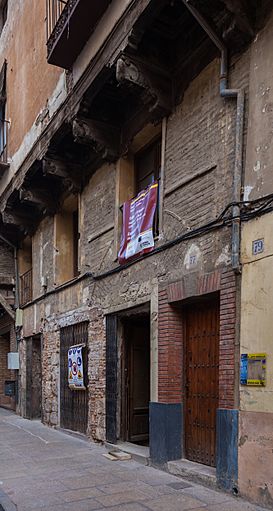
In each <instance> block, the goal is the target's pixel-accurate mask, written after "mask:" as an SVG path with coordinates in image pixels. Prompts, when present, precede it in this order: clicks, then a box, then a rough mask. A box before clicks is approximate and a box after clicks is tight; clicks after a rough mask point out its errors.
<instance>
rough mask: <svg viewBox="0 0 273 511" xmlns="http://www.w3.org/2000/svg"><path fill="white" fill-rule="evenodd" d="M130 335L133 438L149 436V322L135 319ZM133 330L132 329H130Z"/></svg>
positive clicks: (142, 439)
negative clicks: (140, 321)
mask: <svg viewBox="0 0 273 511" xmlns="http://www.w3.org/2000/svg"><path fill="white" fill-rule="evenodd" d="M127 332H128V335H130V337H128V338H127V339H128V340H127V343H128V351H127V353H128V359H127V360H128V369H127V373H128V382H127V394H128V408H127V414H128V424H127V429H128V437H127V439H128V440H129V441H130V442H139V443H146V442H148V439H149V401H150V332H149V325H148V324H138V323H134V324H133V325H131V328H130V330H128V331H127ZM129 332H130V333H129Z"/></svg>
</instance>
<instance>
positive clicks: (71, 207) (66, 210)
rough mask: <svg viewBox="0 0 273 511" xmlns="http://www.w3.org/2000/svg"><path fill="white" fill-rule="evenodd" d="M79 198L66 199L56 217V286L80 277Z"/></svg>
mask: <svg viewBox="0 0 273 511" xmlns="http://www.w3.org/2000/svg"><path fill="white" fill-rule="evenodd" d="M79 239H80V234H79V212H78V197H75V196H70V197H68V198H67V199H65V201H64V203H63V207H62V211H60V213H58V214H57V215H55V241H54V247H55V284H56V285H57V286H58V285H60V284H63V283H64V282H67V281H69V280H72V279H73V278H75V277H77V276H78V275H79V273H80V272H79Z"/></svg>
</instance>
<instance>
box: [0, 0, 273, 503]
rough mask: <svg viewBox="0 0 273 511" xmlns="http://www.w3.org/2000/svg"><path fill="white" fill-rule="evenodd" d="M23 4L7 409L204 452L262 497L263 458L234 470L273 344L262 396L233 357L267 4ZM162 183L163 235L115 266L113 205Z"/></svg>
mask: <svg viewBox="0 0 273 511" xmlns="http://www.w3.org/2000/svg"><path fill="white" fill-rule="evenodd" d="M32 3H33V2H31V1H30V0H25V1H20V2H15V0H10V1H9V2H8V11H7V19H6V21H5V24H4V26H3V30H2V34H1V36H0V38H1V39H0V58H1V61H2V62H3V65H4V61H6V68H5V69H6V74H5V80H6V99H5V108H6V110H5V116H6V120H7V121H8V127H7V133H8V144H7V157H6V161H4V162H3V165H2V167H1V168H3V176H2V178H1V182H0V187H1V188H0V192H1V198H0V204H1V215H2V223H1V232H2V235H3V236H4V237H5V239H8V240H9V242H10V243H11V244H13V245H14V246H15V247H16V248H17V249H18V275H17V276H16V275H15V283H18V282H19V281H20V286H19V287H20V303H19V304H17V314H16V322H15V328H16V332H17V340H18V350H19V354H20V370H19V376H18V381H19V395H18V402H17V410H18V412H19V413H21V414H22V415H23V416H25V417H27V418H30V419H32V418H37V417H41V419H42V421H43V422H44V423H45V424H48V425H50V426H53V427H61V428H64V429H68V430H74V431H78V432H81V433H83V434H86V435H88V437H89V438H90V439H93V440H95V441H102V442H104V441H108V442H110V443H114V444H116V443H117V442H118V441H123V442H124V441H125V442H128V441H129V442H132V443H137V444H140V445H144V446H146V447H147V446H149V449H150V451H149V456H150V459H151V462H152V463H153V464H155V465H161V466H162V465H163V466H166V464H168V463H169V462H172V461H173V460H179V459H181V458H186V459H189V460H191V461H194V462H197V463H201V464H205V465H209V466H211V467H212V477H214V478H215V479H217V482H218V484H219V485H220V486H222V487H224V488H226V489H228V490H230V491H235V492H237V491H239V492H241V493H242V494H244V495H246V496H250V497H251V498H252V499H253V500H257V501H259V502H260V503H261V502H263V503H264V504H265V505H267V504H270V499H272V494H273V493H272V467H270V466H269V463H268V466H267V470H266V472H265V473H262V472H261V473H260V474H258V473H257V471H256V472H254V471H252V472H251V477H250V476H249V474H248V471H245V470H243V469H242V464H243V463H244V460H246V459H249V456H250V452H252V447H253V444H255V449H256V451H255V452H256V455H257V459H258V458H259V456H260V455H261V449H263V447H264V445H263V446H262V445H261V444H262V441H261V440H257V443H256V439H255V438H252V436H253V435H254V433H253V430H252V429H251V425H250V424H251V423H250V422H248V420H247V419H246V417H245V412H251V413H252V412H253V415H251V420H253V421H255V420H256V418H255V417H256V415H255V414H257V416H258V418H259V420H261V429H260V435H261V438H262V437H263V436H264V435H267V436H266V438H267V440H266V441H265V442H266V445H267V446H272V434H271V433H270V432H269V433H268V431H269V430H270V427H269V425H270V421H272V416H271V415H270V413H271V409H270V405H266V404H265V403H267V401H266V399H269V397H268V398H267V397H266V396H265V395H268V396H269V394H270V389H271V384H272V381H271V379H272V378H271V376H270V375H271V372H272V371H271V369H272V368H271V361H270V356H269V355H270V346H268V345H267V346H265V345H264V344H263V343H261V344H259V350H262V351H264V350H267V351H268V384H267V385H268V386H267V387H266V389H254V390H253V392H254V393H256V392H257V396H256V394H255V396H256V397H255V399H257V401H259V402H260V403H264V404H260V405H259V406H258V405H255V406H254V405H253V402H251V403H250V402H248V399H249V398H248V397H247V396H248V395H249V394H248V392H249V391H248V389H245V388H242V387H240V372H239V367H240V354H241V351H240V350H243V352H244V351H245V350H246V351H248V350H249V351H254V352H257V351H259V350H258V349H257V348H258V345H257V348H256V345H255V346H254V344H249V345H248V344H247V343H246V341H245V340H244V339H245V337H247V338H248V334H247V332H248V328H249V326H248V319H247V318H248V316H247V315H248V314H249V312H248V309H247V306H248V307H249V306H250V305H249V304H248V302H247V299H246V296H247V293H248V291H247V289H248V286H249V285H250V284H251V282H253V281H252V279H255V278H256V277H255V276H254V274H253V275H252V276H251V277H250V281H249V282H248V281H247V280H244V279H247V270H245V269H244V264H248V262H251V263H252V260H251V261H248V260H247V259H244V258H245V257H246V258H247V255H246V254H245V252H244V250H247V249H245V246H247V241H246V240H247V239H249V237H253V234H252V230H251V229H252V227H250V226H251V225H252V223H254V224H255V226H256V225H257V222H258V221H259V222H265V223H266V220H265V219H266V218H267V216H266V215H263V216H262V217H261V218H260V219H259V220H256V219H254V220H252V219H251V215H252V216H253V218H254V217H255V216H256V209H257V208H258V207H259V208H262V206H263V199H264V196H265V195H266V193H263V192H262V191H261V186H262V183H263V170H261V168H262V167H259V169H258V171H259V172H260V174H261V175H260V180H258V179H257V182H255V183H254V177H255V176H256V175H258V174H253V173H252V174H251V172H250V171H249V169H250V168H253V169H254V172H256V170H255V165H256V167H257V165H258V163H257V162H256V163H254V164H253V162H252V160H251V158H252V155H251V152H252V149H253V146H254V145H255V144H256V140H257V139H258V133H257V132H259V130H261V131H262V128H258V126H255V122H256V121H255V122H254V120H253V119H255V120H256V117H258V118H259V115H260V116H261V113H260V112H259V115H258V113H257V112H255V108H256V107H255V94H256V93H257V89H259V87H260V88H261V87H262V89H261V90H260V94H261V97H263V98H264V95H266V97H267V96H269V95H270V90H271V89H270V87H271V82H270V78H269V77H268V76H266V71H267V70H268V69H269V68H268V66H267V64H264V71H263V72H264V75H265V77H264V79H263V81H262V82H260V81H259V80H260V78H259V79H257V83H256V82H255V83H256V89H255V90H254V89H253V87H254V86H253V74H255V70H256V68H257V67H259V66H260V61H262V60H263V58H264V52H262V49H260V50H259V49H258V45H259V44H260V45H261V46H262V44H265V45H266V44H267V43H266V42H264V43H262V42H261V41H267V40H270V37H272V34H273V28H272V13H271V8H270V5H269V4H270V2H266V1H264V2H262V5H260V7H259V9H258V6H257V5H256V2H255V1H253V2H250V3H249V6H248V7H247V8H244V2H243V1H242V2H239V4H240V8H238V6H237V7H236V5H235V4H236V2H227V1H226V2H225V1H224V2H222V3H221V5H220V3H219V2H213V6H211V4H212V2H206V1H203V2H202V5H201V6H199V8H198V9H197V7H198V6H197V4H198V2H195V1H192V2H184V1H182V0H175V1H172V2H170V1H168V0H162V1H161V0H160V1H154V0H138V1H134V0H123V1H120V0H112V1H110V0H103V1H102V0H100V1H98V2H97V1H94V2H93V3H92V7H90V3H89V2H86V1H84V0H76V1H75V0H69V1H68V3H67V5H66V6H65V7H63V5H62V6H61V5H59V7H58V9H56V11H54V8H53V2H51V1H50V0H48V1H47V2H46V1H44V0H39V1H38V2H35V9H34V10H33V8H32ZM250 4H251V5H250ZM54 5H55V6H56V5H58V2H55V4H54ZM87 13H88V16H87ZM29 16H32V17H33V24H32V26H33V31H32V30H29V31H27V32H26V31H25V26H26V20H27V19H29ZM45 19H46V26H45V23H44V20H45ZM86 20H88V24H87V21H86ZM90 20H92V23H91V24H90ZM15 23H16V24H17V26H18V30H19V32H20V34H21V35H22V40H23V41H24V44H22V48H20V65H19V64H18V60H19V55H18V48H17V46H16V44H15V42H14V40H13V38H12V37H11V34H12V30H13V28H12V27H13V26H14V24H15ZM79 23H80V24H81V27H82V30H81V34H79V31H78V30H77V26H79ZM46 27H47V32H46V30H45V29H46ZM68 27H69V28H68ZM211 27H215V28H214V29H212V28H211ZM34 29H35V30H34ZM37 34H39V36H38V35H37ZM46 44H47V57H46ZM219 49H220V50H221V51H220V52H219ZM259 52H260V53H259ZM268 53H270V51H269V52H268ZM226 55H228V57H229V58H228V65H227V67H226V69H225V65H226V64H227V61H226ZM269 58H272V55H271V53H270V55H269V56H268V59H269ZM220 64H221V66H220ZM0 65H1V62H0ZM220 67H221V73H220ZM32 77H33V78H32ZM271 81H272V80H271ZM223 83H224V85H225V88H223ZM19 84H20V86H21V88H22V101H21V102H20V110H19V111H18V109H17V103H18V99H17V100H16V95H17V96H18V87H19ZM22 84H24V86H22ZM220 85H221V89H220ZM228 91H231V92H228ZM263 93H264V95H263ZM244 95H245V100H244ZM240 101H241V102H240ZM261 101H263V100H261ZM270 104H271V103H270V101H269V99H268V101H266V103H265V104H263V108H264V109H265V113H266V115H268V116H269V117H270V112H271V110H270ZM262 112H263V110H262ZM17 119H18V121H17ZM259 122H260V123H261V124H263V121H262V120H260V121H259ZM253 126H254V127H253ZM269 126H270V120H269V122H268V147H269V146H270V141H269V138H270V127H269ZM256 130H257V132H256ZM251 137H252V142H250V141H251ZM270 140H271V139H270ZM257 144H258V142H257ZM257 147H258V145H257ZM270 147H271V146H270ZM261 150H262V151H263V154H264V155H266V154H267V153H266V151H267V150H266V149H265V147H262V149H261ZM257 151H258V149H257ZM250 160H251V162H252V163H250V164H249V163H248V162H249V161H250ZM259 162H260V163H259V165H262V164H263V163H261V161H260V160H259ZM251 165H252V167H251ZM253 165H254V166H253ZM264 165H265V166H266V165H269V163H268V160H266V161H265V163H264ZM257 168H258V167H257ZM264 168H265V167H264ZM247 169H248V171H247ZM147 170H148V172H147ZM238 172H239V175H238ZM143 176H144V177H143ZM145 179H146V181H145ZM153 179H158V183H159V195H158V227H157V229H156V232H155V233H154V234H155V247H154V250H153V251H152V252H150V253H149V254H147V255H145V256H140V257H138V258H136V259H132V260H130V261H128V262H127V263H126V264H124V265H120V264H119V263H118V259H117V255H118V249H119V244H120V236H121V227H122V206H123V203H124V202H125V201H127V200H131V199H132V198H133V197H135V196H136V194H137V193H138V192H139V191H140V190H142V188H141V187H142V186H143V188H144V187H145V186H147V184H149V183H151V182H152V181H153ZM244 179H245V183H244ZM248 180H249V182H248ZM252 181H253V182H252ZM143 183H145V185H144V184H143ZM249 183H250V184H249ZM243 187H244V189H243ZM250 188H251V190H250ZM243 191H244V194H245V197H244V199H245V201H248V203H247V204H245V203H242V200H241V199H242V196H241V194H242V192H243ZM251 194H254V195H253V197H252V196H251ZM252 199H255V200H256V199H258V200H259V201H261V203H260V202H255V201H254V202H251V201H252ZM257 204H258V206H257ZM269 206H270V204H268V205H267V204H266V206H265V208H262V209H261V211H263V212H265V211H267V210H266V208H267V207H269ZM264 210H265V211H264ZM243 222H245V223H244V224H243V228H242V247H243V248H242V252H241V255H242V259H241V261H240V259H239V245H238V244H239V241H240V233H239V230H240V228H241V223H243ZM268 222H269V220H268ZM266 225H269V223H268V224H266ZM253 229H254V230H255V227H253ZM268 229H269V227H268ZM249 230H250V232H249ZM268 250H269V249H268ZM270 254H271V252H270ZM241 262H242V263H243V273H242V275H243V277H242V276H241ZM0 264H1V263H0ZM255 264H256V263H255V261H254V262H253V268H254V266H255ZM249 267H250V265H249ZM257 271H259V270H257ZM264 275H266V273H265V274H264ZM16 277H17V278H16ZM264 278H265V279H266V276H265V277H264ZM256 285H257V286H259V279H258V278H257V279H256ZM244 286H245V287H244ZM15 287H16V290H17V292H18V285H17V286H15ZM251 292H253V290H252V291H251ZM245 302H247V304H245ZM241 314H242V322H241ZM244 314H245V316H244ZM268 314H269V312H268ZM255 318H256V319H255V321H257V323H259V319H258V316H255ZM240 323H241V328H240ZM251 342H254V339H253V341H251ZM240 343H241V347H240ZM78 345H81V346H82V350H83V361H84V381H85V387H86V389H85V390H81V391H77V390H71V389H70V388H69V387H68V366H67V353H68V350H69V348H70V347H71V346H78ZM254 347H255V349H254ZM0 349H1V344H0ZM270 378H271V379H270ZM267 392H268V394H267ZM261 396H263V398H264V399H265V401H261ZM248 407H249V408H250V409H248ZM248 428H250V430H249V432H248ZM263 431H265V433H263ZM238 446H239V449H238ZM238 453H239V455H238ZM251 470H252V469H250V471H251ZM248 480H250V481H251V482H250V483H249V482H248ZM249 487H251V493H249Z"/></svg>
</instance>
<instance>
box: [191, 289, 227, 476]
mask: <svg viewBox="0 0 273 511" xmlns="http://www.w3.org/2000/svg"><path fill="white" fill-rule="evenodd" d="M185 319H186V321H185V337H186V343H185V453H186V457H187V459H189V460H191V461H195V462H198V463H203V464H205V465H211V466H215V450H216V410H217V407H218V394H219V393H218V385H219V377H218V372H219V303H218V299H217V297H216V298H214V299H210V300H203V301H202V302H200V303H198V302H196V303H194V304H193V305H191V306H187V308H185Z"/></svg>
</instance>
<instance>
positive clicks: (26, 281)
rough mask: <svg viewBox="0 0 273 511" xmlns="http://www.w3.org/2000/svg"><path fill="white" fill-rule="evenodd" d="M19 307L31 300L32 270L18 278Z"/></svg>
mask: <svg viewBox="0 0 273 511" xmlns="http://www.w3.org/2000/svg"><path fill="white" fill-rule="evenodd" d="M20 284H21V286H20V291H21V292H20V305H25V304H26V303H28V302H31V300H32V268H31V269H30V270H28V271H26V272H25V273H23V275H21V277H20Z"/></svg>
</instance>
